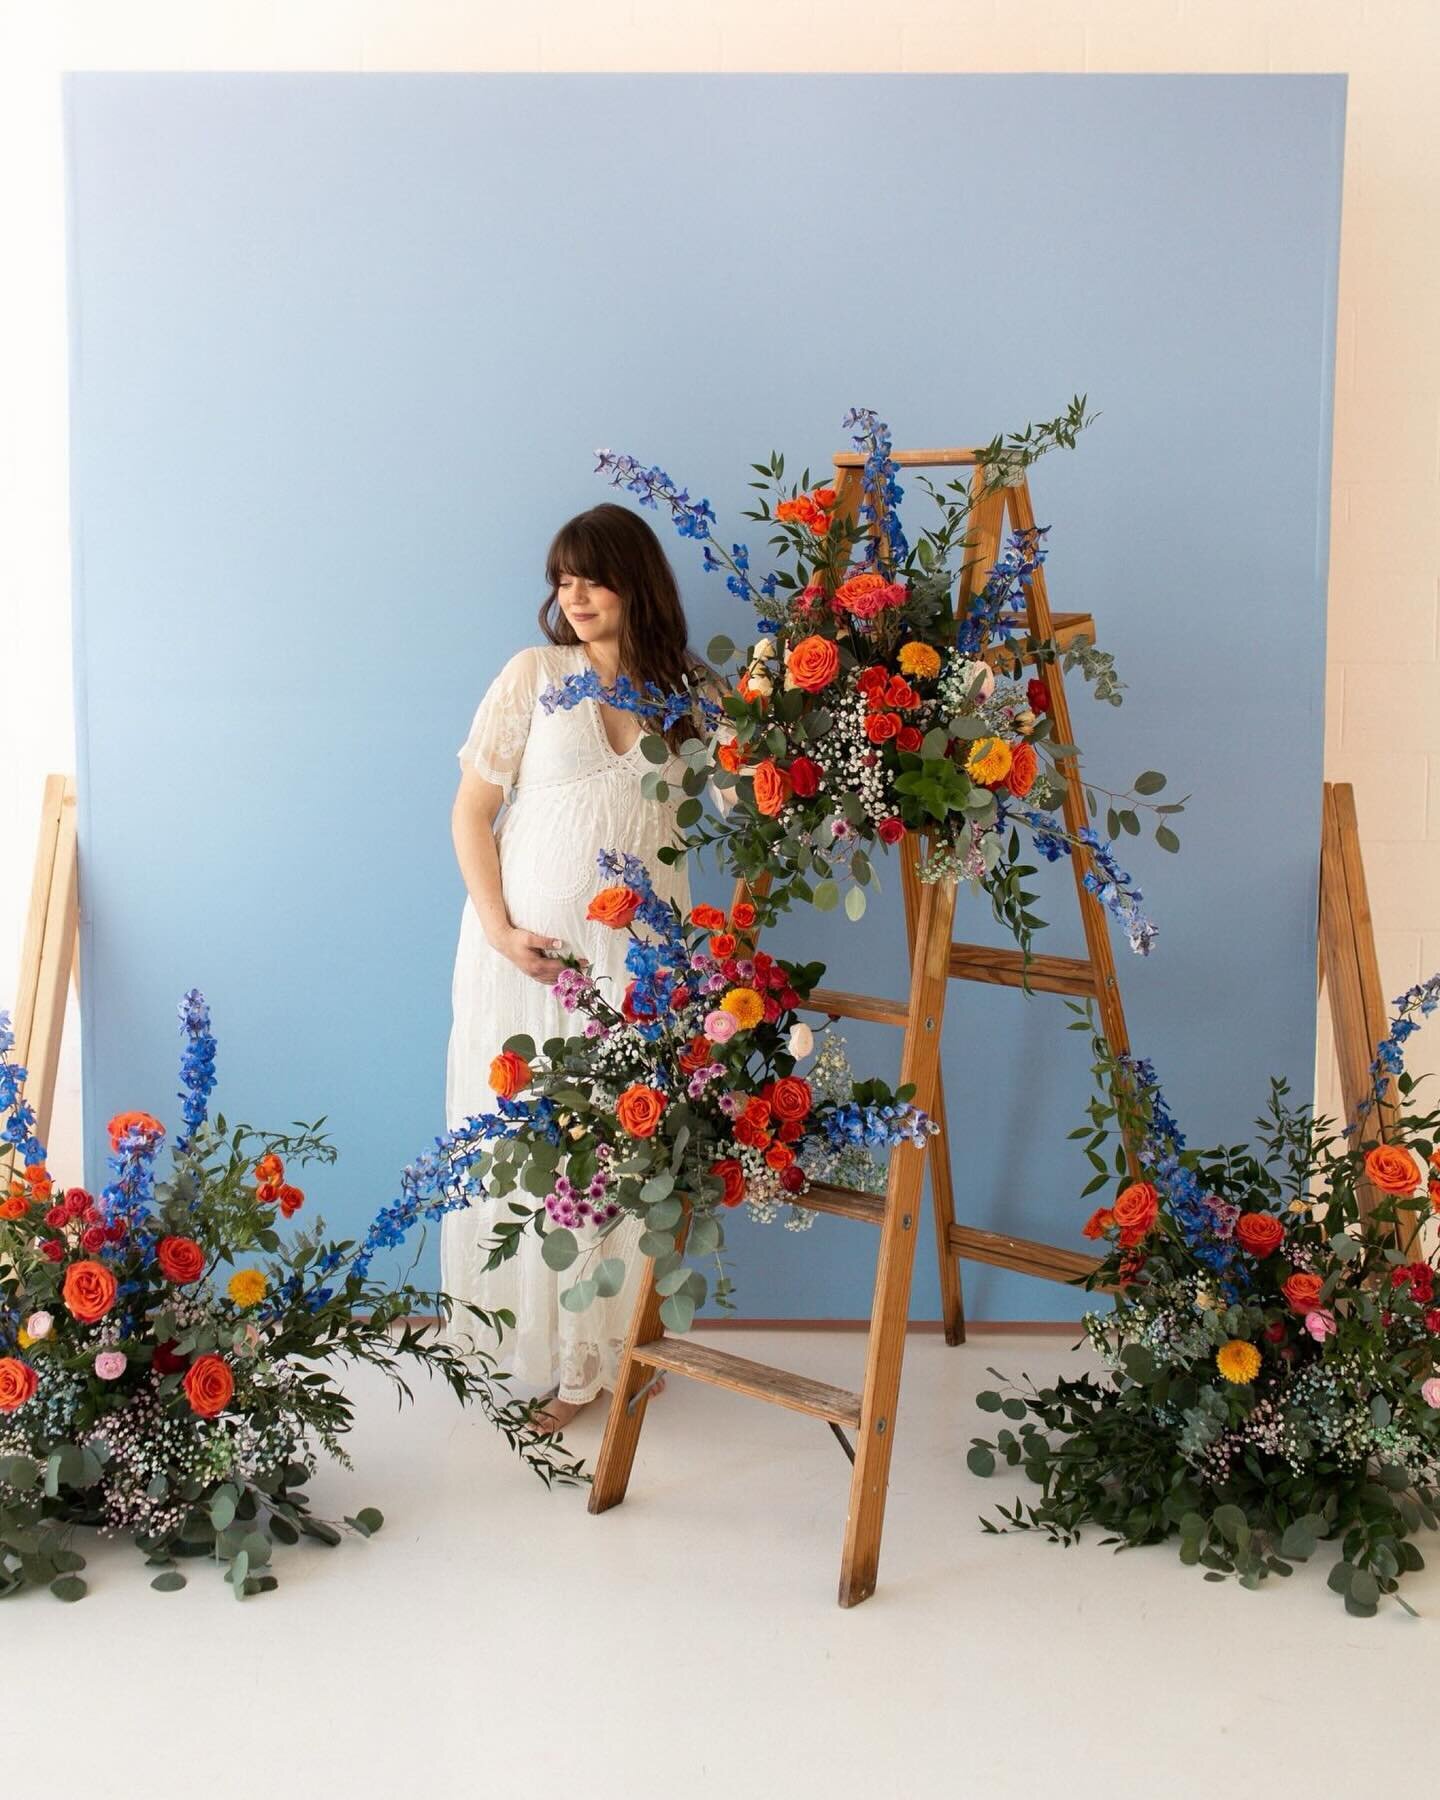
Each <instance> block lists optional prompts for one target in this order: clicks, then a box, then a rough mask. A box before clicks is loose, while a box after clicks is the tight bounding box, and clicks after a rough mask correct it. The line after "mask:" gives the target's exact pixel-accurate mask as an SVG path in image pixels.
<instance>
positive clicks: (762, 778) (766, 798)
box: [755, 756, 791, 819]
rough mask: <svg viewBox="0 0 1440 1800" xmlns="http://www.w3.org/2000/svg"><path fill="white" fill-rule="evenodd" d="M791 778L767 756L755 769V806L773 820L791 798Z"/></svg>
mask: <svg viewBox="0 0 1440 1800" xmlns="http://www.w3.org/2000/svg"><path fill="white" fill-rule="evenodd" d="M790 793H791V788H790V777H789V776H788V775H787V774H786V773H785V771H784V770H783V769H781V768H779V767H777V765H776V763H775V761H774V759H773V758H772V757H769V756H767V757H766V758H765V760H764V762H762V763H760V764H758V765H757V767H756V769H755V804H756V806H757V807H758V808H759V809H760V811H761V812H762V813H764V814H765V815H766V817H767V818H771V819H773V818H774V817H775V815H776V813H778V812H779V811H780V809H781V807H782V806H784V804H785V802H786V801H787V800H788V799H789V798H790Z"/></svg>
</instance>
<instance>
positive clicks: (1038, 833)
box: [1001, 805, 1160, 956]
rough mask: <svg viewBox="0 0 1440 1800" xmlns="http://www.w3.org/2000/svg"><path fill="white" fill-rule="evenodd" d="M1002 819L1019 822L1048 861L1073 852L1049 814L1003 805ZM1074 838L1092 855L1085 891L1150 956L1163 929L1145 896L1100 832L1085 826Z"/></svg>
mask: <svg viewBox="0 0 1440 1800" xmlns="http://www.w3.org/2000/svg"><path fill="white" fill-rule="evenodd" d="M1001 816H1002V817H1003V818H1015V819H1018V820H1019V821H1020V823H1021V824H1022V825H1024V826H1025V827H1026V828H1027V830H1028V831H1029V832H1030V835H1031V837H1032V839H1033V840H1034V843H1035V848H1036V849H1037V850H1038V851H1039V852H1040V854H1041V855H1042V856H1043V857H1045V858H1046V859H1047V861H1049V862H1055V861H1056V860H1057V859H1058V858H1059V857H1061V856H1069V855H1070V854H1071V853H1072V845H1071V842H1070V839H1069V838H1068V837H1065V836H1063V835H1062V834H1061V833H1060V832H1059V831H1058V830H1057V829H1056V825H1055V821H1054V819H1053V818H1051V817H1050V816H1049V815H1048V814H1046V813H1042V812H1037V811H1035V809H1034V808H1033V807H1010V808H1008V809H1006V808H1005V807H1004V806H1003V805H1002V808H1001ZM1075 836H1076V838H1077V839H1078V840H1079V842H1080V843H1082V844H1083V845H1084V846H1085V848H1086V849H1087V850H1088V851H1089V852H1090V860H1091V862H1092V864H1093V865H1094V866H1093V867H1092V868H1089V869H1087V870H1086V871H1085V886H1086V888H1087V889H1088V890H1089V892H1090V893H1092V894H1094V896H1095V898H1096V899H1097V900H1098V901H1099V902H1100V904H1101V905H1102V906H1103V907H1104V908H1105V910H1106V911H1107V912H1108V913H1109V914H1110V915H1111V917H1112V918H1114V919H1115V921H1116V922H1117V924H1119V925H1121V926H1122V927H1123V928H1124V931H1125V935H1126V937H1127V938H1128V940H1129V943H1130V948H1131V949H1132V950H1133V951H1134V952H1135V954H1136V955H1137V956H1148V955H1149V954H1150V951H1151V949H1152V947H1153V946H1154V943H1155V940H1156V938H1157V937H1158V936H1159V935H1160V927H1159V926H1158V925H1157V924H1156V923H1155V921H1154V920H1153V919H1152V918H1151V917H1150V916H1149V915H1148V914H1147V913H1146V912H1144V911H1143V910H1142V908H1141V904H1140V903H1141V901H1142V900H1143V899H1144V898H1145V896H1144V894H1143V893H1142V892H1141V891H1140V889H1139V888H1138V887H1136V885H1135V883H1134V881H1133V880H1132V879H1131V877H1130V875H1129V874H1128V873H1127V872H1126V871H1125V870H1124V869H1122V868H1121V867H1120V864H1119V862H1118V861H1117V860H1116V857H1115V847H1114V845H1113V844H1111V843H1110V842H1109V841H1108V840H1107V839H1105V838H1102V837H1101V836H1100V834H1099V832H1097V831H1095V830H1094V829H1093V828H1092V827H1091V826H1089V825H1082V826H1081V827H1080V829H1079V830H1078V831H1077V832H1076V833H1075Z"/></svg>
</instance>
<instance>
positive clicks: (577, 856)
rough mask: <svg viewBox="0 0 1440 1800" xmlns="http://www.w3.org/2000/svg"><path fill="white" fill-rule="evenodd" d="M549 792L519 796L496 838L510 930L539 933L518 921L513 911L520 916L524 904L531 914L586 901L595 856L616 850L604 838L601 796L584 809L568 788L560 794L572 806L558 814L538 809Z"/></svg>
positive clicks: (606, 823) (594, 881)
mask: <svg viewBox="0 0 1440 1800" xmlns="http://www.w3.org/2000/svg"><path fill="white" fill-rule="evenodd" d="M552 791H553V790H547V789H541V790H540V792H539V793H537V794H536V795H535V796H534V798H533V799H532V798H531V797H530V796H527V795H522V796H520V797H519V798H518V800H517V802H516V803H515V804H514V805H513V806H512V807H511V809H510V812H509V816H508V817H507V818H506V819H505V820H504V821H503V824H502V829H501V831H500V832H499V833H498V834H497V847H498V849H499V852H500V879H501V886H502V889H503V891H504V894H505V904H506V907H507V909H508V910H509V911H510V916H511V918H512V919H514V920H515V922H516V924H522V923H523V924H527V925H529V928H530V929H531V930H541V929H543V928H544V927H543V926H541V925H538V924H531V923H530V921H529V920H522V919H521V918H520V917H519V916H518V915H517V913H516V912H515V910H514V909H515V907H516V906H518V907H520V908H521V909H522V910H523V909H524V908H525V907H526V905H527V903H528V904H529V906H530V909H531V910H532V911H533V910H534V909H535V907H536V906H537V905H540V906H542V907H543V906H544V904H545V903H547V902H555V901H570V902H573V901H576V900H578V899H580V898H581V897H582V896H584V897H585V899H586V900H587V901H588V899H589V897H590V895H591V894H593V893H594V892H595V890H596V888H598V887H599V886H600V885H601V883H600V874H599V871H598V870H597V868H596V866H595V856H596V853H597V852H598V851H599V850H601V849H602V848H614V847H617V846H612V845H610V844H609V843H608V840H607V839H606V837H605V831H606V828H607V827H611V830H612V835H613V822H612V820H611V817H610V814H611V809H610V807H608V806H606V805H605V804H604V803H603V799H602V796H601V795H599V794H596V795H595V796H594V797H593V800H592V801H591V802H590V803H589V804H586V803H585V801H586V799H587V798H588V797H586V796H584V792H583V789H580V790H577V789H576V788H573V787H571V788H567V789H566V790H565V792H566V793H567V794H568V795H569V796H571V797H572V800H575V801H578V802H579V803H578V804H571V805H567V806H565V807H563V809H562V808H557V807H555V806H553V805H552V806H550V807H546V806H544V805H543V804H539V803H538V802H540V801H542V800H543V798H544V796H545V795H546V794H547V793H550V792H552ZM596 802H599V804H596ZM627 847H628V846H627Z"/></svg>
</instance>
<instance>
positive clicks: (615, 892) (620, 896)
mask: <svg viewBox="0 0 1440 1800" xmlns="http://www.w3.org/2000/svg"><path fill="white" fill-rule="evenodd" d="M639 910H640V895H639V894H637V893H636V892H635V890H634V888H632V887H625V886H623V885H621V886H619V887H607V888H601V890H600V892H599V893H598V894H597V895H596V896H595V898H594V899H593V900H592V901H591V902H590V904H589V906H587V907H586V908H585V917H586V918H587V919H594V920H595V921H596V922H597V923H598V924H600V925H609V926H611V927H612V928H613V929H614V930H616V931H619V930H623V928H624V927H625V926H626V925H628V924H629V923H630V921H631V920H632V919H633V918H634V917H635V915H636V913H637V912H639Z"/></svg>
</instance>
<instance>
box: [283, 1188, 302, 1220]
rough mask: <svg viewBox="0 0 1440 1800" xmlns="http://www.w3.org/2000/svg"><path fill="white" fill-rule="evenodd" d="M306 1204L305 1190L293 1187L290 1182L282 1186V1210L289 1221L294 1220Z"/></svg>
mask: <svg viewBox="0 0 1440 1800" xmlns="http://www.w3.org/2000/svg"><path fill="white" fill-rule="evenodd" d="M304 1204H305V1194H304V1191H303V1189H301V1188H297V1187H291V1185H290V1183H289V1182H288V1181H287V1182H285V1183H284V1184H283V1185H282V1186H281V1189H280V1210H281V1212H282V1213H284V1215H285V1217H286V1218H287V1219H290V1218H293V1217H294V1216H295V1214H296V1213H297V1212H299V1210H300V1208H301V1207H302V1206H303V1205H304Z"/></svg>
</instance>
